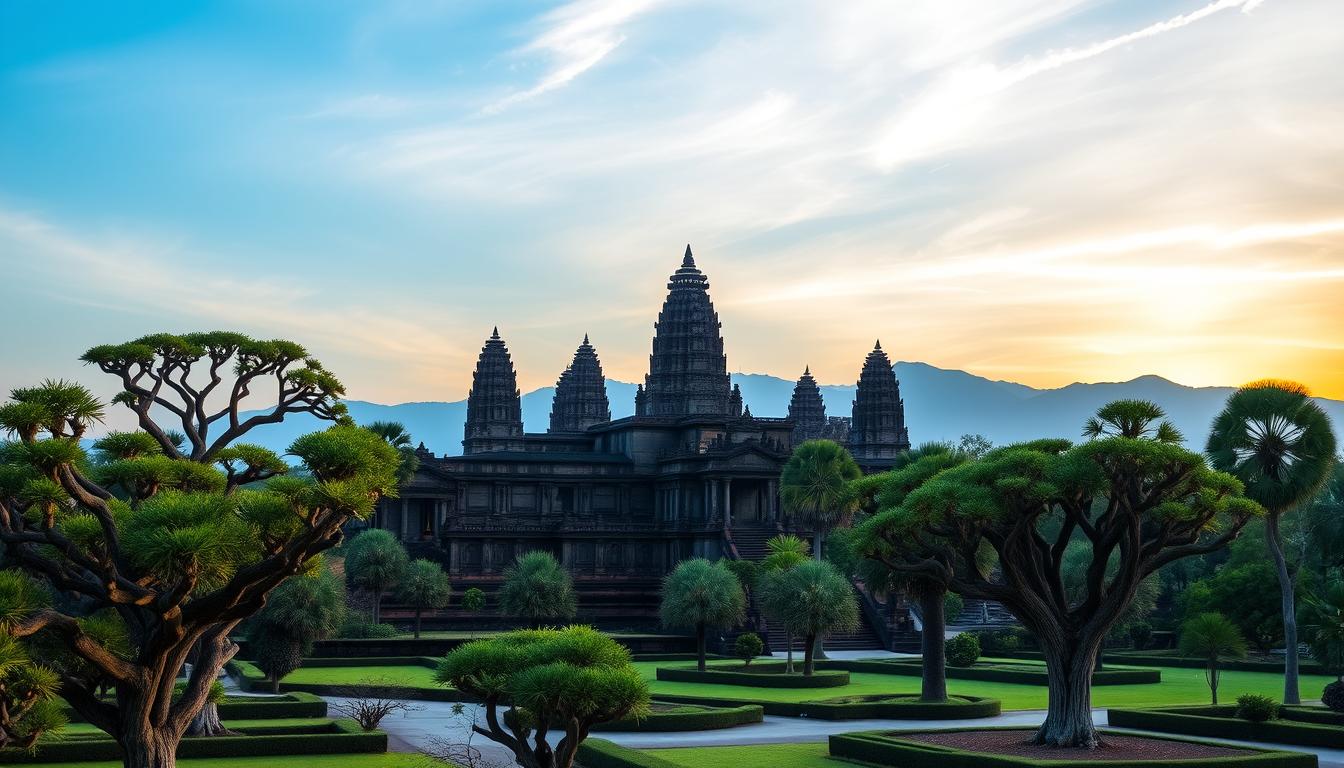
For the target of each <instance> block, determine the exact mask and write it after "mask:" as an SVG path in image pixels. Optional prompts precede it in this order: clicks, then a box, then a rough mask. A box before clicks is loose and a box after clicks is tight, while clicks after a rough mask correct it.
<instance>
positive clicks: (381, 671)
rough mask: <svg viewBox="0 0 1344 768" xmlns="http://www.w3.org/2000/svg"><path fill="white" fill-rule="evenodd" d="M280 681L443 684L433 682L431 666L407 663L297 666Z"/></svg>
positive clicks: (411, 684)
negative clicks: (356, 665) (353, 665)
mask: <svg viewBox="0 0 1344 768" xmlns="http://www.w3.org/2000/svg"><path fill="white" fill-rule="evenodd" d="M284 682H286V683H309V684H312V683H316V684H321V685H356V684H360V683H380V684H385V685H403V686H407V687H410V688H435V689H439V690H442V689H443V686H441V685H439V684H438V683H436V682H434V670H432V669H430V668H429V667H418V666H414V665H409V664H408V665H405V666H389V667H299V668H298V669H297V670H295V671H293V672H291V673H290V674H289V675H288V676H286V677H285V679H284Z"/></svg>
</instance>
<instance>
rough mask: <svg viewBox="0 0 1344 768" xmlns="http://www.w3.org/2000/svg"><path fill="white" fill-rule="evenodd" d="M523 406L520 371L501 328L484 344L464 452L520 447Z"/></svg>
mask: <svg viewBox="0 0 1344 768" xmlns="http://www.w3.org/2000/svg"><path fill="white" fill-rule="evenodd" d="M522 443H523V409H522V404H521V402H520V400H519V396H518V375H517V374H516V373H515V372H514V370H513V359H512V358H510V357H509V348H508V347H506V346H505V345H504V340H503V339H501V338H499V328H495V330H494V333H492V334H490V338H489V339H487V340H486V342H485V346H483V347H481V356H480V358H478V359H477V361H476V372H475V373H474V374H472V377H471V392H469V393H468V394H467V425H466V428H465V429H464V430H463V433H462V452H463V453H484V452H486V451H511V450H521V449H522V447H523V445H522Z"/></svg>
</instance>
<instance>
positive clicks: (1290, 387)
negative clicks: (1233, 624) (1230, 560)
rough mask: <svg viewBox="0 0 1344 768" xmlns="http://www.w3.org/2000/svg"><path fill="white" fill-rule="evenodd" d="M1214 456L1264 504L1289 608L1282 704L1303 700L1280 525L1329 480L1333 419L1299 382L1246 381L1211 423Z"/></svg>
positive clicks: (1293, 599) (1293, 601)
mask: <svg viewBox="0 0 1344 768" xmlns="http://www.w3.org/2000/svg"><path fill="white" fill-rule="evenodd" d="M1208 454H1209V458H1210V459H1211V460H1212V462H1213V466H1215V467H1217V468H1218V469H1221V470H1223V471H1225V472H1230V473H1232V474H1233V475H1235V476H1236V477H1237V478H1238V479H1239V480H1241V482H1243V483H1245V485H1246V495H1247V496H1249V497H1251V498H1252V499H1255V500H1256V501H1257V502H1259V503H1260V505H1261V506H1263V507H1264V508H1265V512H1266V514H1265V533H1266V539H1267V540H1268V543H1269V554H1270V557H1271V559H1272V560H1273V561H1274V570H1275V573H1276V574H1277V575H1278V580H1279V600H1280V602H1281V605H1282V613H1283V642H1284V651H1285V652H1284V657H1283V703H1284V704H1301V703H1302V695H1301V692H1300V691H1299V686H1298V650H1297V608H1296V603H1297V601H1296V596H1295V595H1294V586H1295V585H1294V579H1293V575H1292V574H1291V573H1289V571H1288V560H1287V558H1286V557H1285V556H1284V553H1283V533H1282V531H1281V530H1280V524H1281V523H1282V521H1283V517H1284V515H1286V514H1288V513H1289V512H1291V511H1293V510H1294V509H1296V508H1297V507H1298V506H1299V505H1301V504H1303V503H1305V502H1308V501H1311V500H1312V499H1313V498H1314V497H1315V496H1316V492H1317V491H1319V490H1320V489H1321V487H1322V486H1323V485H1325V483H1326V481H1327V480H1329V479H1330V470H1331V469H1333V468H1334V464H1335V435H1334V432H1333V431H1331V429H1330V419H1329V417H1328V416H1326V415H1325V411H1323V410H1321V407H1320V406H1319V405H1317V404H1316V403H1315V402H1314V401H1312V399H1311V396H1310V393H1308V392H1307V390H1306V388H1305V387H1303V386H1302V385H1301V384H1294V383H1292V382H1279V381H1260V382H1256V383H1254V384H1247V385H1246V386H1244V387H1242V388H1241V389H1238V390H1237V391H1236V392H1233V393H1232V396H1231V397H1229V398H1228V399H1227V406H1226V407H1225V408H1223V411H1222V413H1220V414H1218V416H1217V417H1216V418H1215V419H1214V420H1213V432H1212V433H1211V434H1210V435H1209V444H1208Z"/></svg>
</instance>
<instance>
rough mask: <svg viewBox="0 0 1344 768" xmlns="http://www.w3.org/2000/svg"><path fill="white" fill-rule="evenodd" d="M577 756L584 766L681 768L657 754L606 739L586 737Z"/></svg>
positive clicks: (596, 767) (588, 767) (598, 767)
mask: <svg viewBox="0 0 1344 768" xmlns="http://www.w3.org/2000/svg"><path fill="white" fill-rule="evenodd" d="M576 757H577V758H578V762H579V763H581V764H582V765H583V768H681V766H679V765H677V764H676V763H673V762H671V761H669V760H664V759H663V758H661V757H658V756H657V755H652V754H649V753H648V752H641V751H639V750H636V749H630V748H629V747H622V746H621V745H619V744H613V743H612V742H610V741H607V740H606V739H584V741H583V743H582V744H580V745H579V751H578V754H577V755H576Z"/></svg>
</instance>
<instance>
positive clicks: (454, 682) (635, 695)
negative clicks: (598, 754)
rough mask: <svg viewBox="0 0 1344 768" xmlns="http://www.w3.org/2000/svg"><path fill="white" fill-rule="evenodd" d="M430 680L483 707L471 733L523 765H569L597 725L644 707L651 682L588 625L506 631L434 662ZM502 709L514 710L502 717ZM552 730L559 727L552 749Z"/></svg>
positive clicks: (622, 650)
mask: <svg viewBox="0 0 1344 768" xmlns="http://www.w3.org/2000/svg"><path fill="white" fill-rule="evenodd" d="M435 678H436V679H437V680H438V681H439V682H441V683H444V684H446V685H451V686H452V687H454V688H456V689H457V690H459V691H462V692H464V693H467V694H470V695H471V696H474V697H476V698H478V699H480V701H481V702H482V704H483V706H484V708H485V723H486V724H485V725H484V726H481V725H478V724H476V723H473V724H472V726H471V728H472V731H474V732H475V733H478V734H480V735H482V736H484V737H486V738H487V739H490V740H491V741H494V742H496V743H499V744H502V745H504V746H505V747H507V748H508V749H509V750H510V751H511V752H512V753H513V755H514V759H515V760H517V761H518V765H520V766H523V768H571V766H573V765H574V755H575V753H576V752H577V751H578V748H579V744H581V743H583V740H584V739H586V738H588V731H589V730H590V729H591V728H592V727H593V726H594V725H598V724H599V723H606V722H610V721H612V720H619V719H621V718H623V717H632V718H636V719H638V718H642V717H644V716H645V715H647V714H648V712H649V687H648V684H647V683H645V682H644V679H643V677H641V676H640V674H639V671H638V670H637V669H635V667H634V665H633V664H631V663H630V652H629V651H628V650H626V649H625V648H624V647H622V646H621V645H620V644H619V643H617V642H616V641H615V640H612V639H611V638H609V637H607V636H606V635H603V634H601V633H600V632H597V631H596V630H593V629H591V628H589V627H570V628H568V629H533V630H521V631H517V632H506V633H504V634H502V635H499V636H497V637H494V638H492V639H490V640H474V641H472V642H470V643H467V644H466V645H463V646H461V647H459V648H457V649H456V650H454V651H452V652H451V653H449V654H448V655H447V656H445V657H444V659H443V661H441V662H439V668H438V671H437V672H436V673H435ZM501 707H512V708H513V709H512V711H511V712H509V713H508V715H509V716H508V717H505V716H504V714H505V713H503V712H501V711H500V708H501ZM552 728H557V729H560V730H562V731H564V736H563V737H562V738H561V739H560V740H559V742H558V743H556V745H555V746H554V747H552V746H551V744H550V743H549V742H548V741H547V735H548V734H549V733H550V730H551V729H552Z"/></svg>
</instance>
